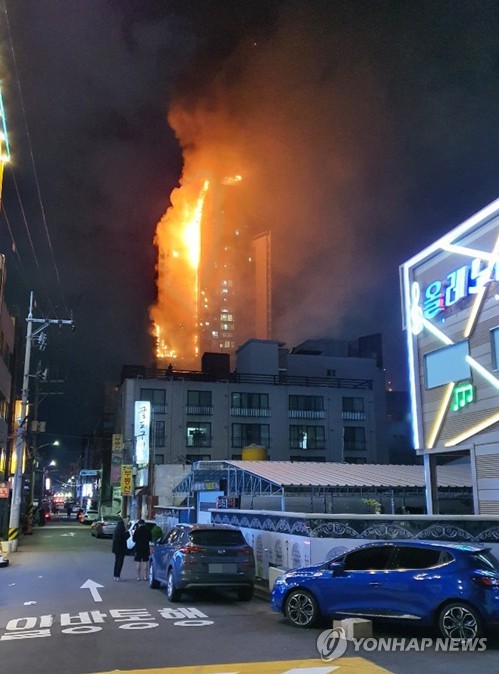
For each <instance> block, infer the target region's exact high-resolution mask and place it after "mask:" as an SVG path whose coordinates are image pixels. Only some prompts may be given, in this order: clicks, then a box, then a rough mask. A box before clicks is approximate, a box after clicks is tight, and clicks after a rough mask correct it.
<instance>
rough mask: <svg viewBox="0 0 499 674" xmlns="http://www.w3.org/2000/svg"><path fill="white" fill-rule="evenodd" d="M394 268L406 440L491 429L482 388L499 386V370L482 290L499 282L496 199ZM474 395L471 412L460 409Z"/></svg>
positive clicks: (488, 298) (489, 295)
mask: <svg viewBox="0 0 499 674" xmlns="http://www.w3.org/2000/svg"><path fill="white" fill-rule="evenodd" d="M449 260H450V261H449ZM444 265H445V266H444ZM449 269H450V271H449V272H448V273H447V270H449ZM444 270H445V271H444ZM400 273H401V282H402V291H403V308H404V326H405V327H406V328H407V350H408V356H409V382H410V392H411V410H412V418H413V431H414V447H416V448H419V449H420V450H423V451H428V450H431V449H433V448H435V447H437V446H440V447H456V446H457V445H459V444H461V443H464V442H465V441H467V440H468V439H469V438H471V437H473V436H475V435H477V434H478V433H482V432H483V431H486V430H488V429H490V431H491V432H492V433H493V432H494V428H493V426H494V424H496V423H498V420H499V414H498V412H497V403H496V396H495V395H494V392H493V391H490V389H489V390H487V389H488V387H492V388H493V389H495V390H496V392H497V391H499V375H498V373H497V371H496V370H495V365H494V363H495V360H494V353H495V352H494V345H495V343H494V341H493V335H492V338H491V334H492V332H491V329H490V326H489V324H490V325H493V326H495V325H496V322H497V316H498V310H499V302H498V300H499V294H494V293H493V292H487V290H488V289H489V288H490V283H491V282H498V281H499V199H498V200H496V201H495V202H493V203H492V204H490V205H489V206H487V207H486V208H484V209H483V210H482V211H480V212H479V213H477V214H475V215H474V216H472V217H471V218H469V219H468V220H466V221H465V222H463V223H462V224H461V225H459V226H458V227H456V228H455V229H453V230H452V231H450V232H449V233H448V234H446V235H445V236H443V237H442V238H440V239H438V240H437V241H436V242H435V243H433V244H432V245H430V246H428V247H427V248H425V249H424V250H422V251H421V252H420V253H418V254H417V255H415V256H414V257H413V258H411V259H410V260H408V261H407V262H405V263H404V264H403V265H402V266H401V268H400ZM448 314H453V320H452V321H450V320H445V319H446V318H447V317H448ZM475 402H478V403H479V404H480V410H479V412H480V418H479V419H477V418H475V415H474V414H467V413H466V408H467V407H468V406H469V405H470V404H471V403H475ZM461 411H462V413H461ZM456 413H457V414H458V415H459V421H458V423H457V419H456Z"/></svg>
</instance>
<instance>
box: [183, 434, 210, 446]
mask: <svg viewBox="0 0 499 674" xmlns="http://www.w3.org/2000/svg"><path fill="white" fill-rule="evenodd" d="M185 446H186V447H211V437H209V436H207V435H200V436H191V435H190V436H188V437H187V438H186V443H185Z"/></svg>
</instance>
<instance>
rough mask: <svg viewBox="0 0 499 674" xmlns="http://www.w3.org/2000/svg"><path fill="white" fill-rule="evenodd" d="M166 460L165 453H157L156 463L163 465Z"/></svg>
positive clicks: (155, 456)
mask: <svg viewBox="0 0 499 674" xmlns="http://www.w3.org/2000/svg"><path fill="white" fill-rule="evenodd" d="M164 462H165V455H164V454H155V455H154V463H155V464H156V465H157V466H162V465H163V464H164Z"/></svg>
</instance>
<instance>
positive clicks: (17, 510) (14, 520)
mask: <svg viewBox="0 0 499 674" xmlns="http://www.w3.org/2000/svg"><path fill="white" fill-rule="evenodd" d="M26 321H27V328H26V350H25V354H24V374H23V387H22V395H21V418H20V420H19V425H18V427H17V433H16V470H15V473H14V479H13V484H12V500H11V504H10V519H9V534H8V539H9V541H10V543H11V550H12V552H16V551H17V543H18V538H19V523H20V515H21V491H22V490H21V488H22V463H23V456H24V450H25V446H26V426H27V419H28V392H29V376H30V375H29V368H30V358H31V341H32V339H33V338H34V337H36V336H37V335H38V334H40V333H42V332H43V331H44V330H45V329H46V328H47V327H48V326H49V325H51V324H54V323H56V324H57V325H59V326H62V325H70V326H71V327H72V328H74V323H73V320H72V319H71V320H59V319H55V318H54V319H51V318H33V291H31V294H30V299H29V312H28V317H27V319H26ZM34 323H39V324H40V327H39V328H37V329H36V330H34V331H33V324H34Z"/></svg>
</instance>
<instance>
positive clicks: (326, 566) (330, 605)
mask: <svg viewBox="0 0 499 674" xmlns="http://www.w3.org/2000/svg"><path fill="white" fill-rule="evenodd" d="M272 608H273V609H274V610H275V611H279V612H282V613H283V614H284V615H285V617H286V618H287V619H288V620H289V622H290V623H292V624H293V625H296V626H297V627H311V626H312V625H314V624H315V623H316V622H317V621H318V620H319V618H320V617H321V616H335V617H337V618H346V617H359V618H367V619H389V620H396V621H398V622H400V621H411V620H413V621H417V622H418V623H419V624H421V625H427V626H433V627H436V628H438V630H439V631H440V633H441V635H442V636H443V637H448V638H458V639H474V638H478V637H480V636H481V635H482V634H483V633H484V631H485V630H487V629H490V628H492V627H497V626H499V561H498V560H497V559H496V558H495V557H494V555H493V554H492V553H491V552H490V550H489V549H484V548H481V547H478V546H472V545H457V544H445V543H441V544H439V543H429V542H423V541H412V542H405V541H389V542H386V541H384V542H376V543H370V544H367V545H362V546H360V547H358V548H355V549H353V550H350V551H349V552H347V553H345V554H343V555H342V556H341V557H337V558H335V559H333V560H329V561H327V562H324V563H323V564H318V565H316V566H308V567H305V568H301V569H295V570H293V571H289V572H287V573H286V574H284V575H283V576H281V577H280V578H278V579H277V580H276V582H275V585H274V588H273V590H272Z"/></svg>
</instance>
